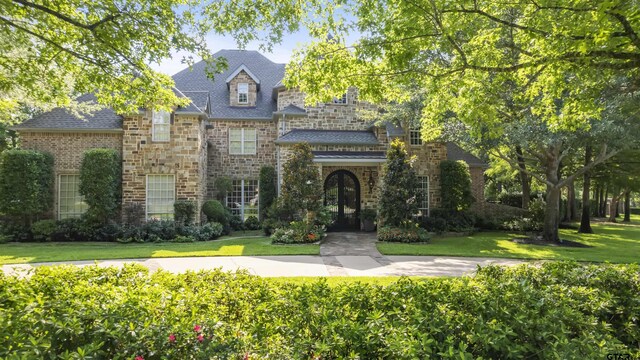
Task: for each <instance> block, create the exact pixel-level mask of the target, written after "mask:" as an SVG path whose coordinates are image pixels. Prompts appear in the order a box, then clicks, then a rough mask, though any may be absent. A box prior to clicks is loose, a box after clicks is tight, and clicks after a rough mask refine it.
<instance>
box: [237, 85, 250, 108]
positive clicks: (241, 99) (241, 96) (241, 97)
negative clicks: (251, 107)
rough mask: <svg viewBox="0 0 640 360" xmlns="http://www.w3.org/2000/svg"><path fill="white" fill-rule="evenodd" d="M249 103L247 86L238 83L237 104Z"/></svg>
mask: <svg viewBox="0 0 640 360" xmlns="http://www.w3.org/2000/svg"><path fill="white" fill-rule="evenodd" d="M248 103H249V84H248V83H238V104H248Z"/></svg>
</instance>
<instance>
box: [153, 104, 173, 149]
mask: <svg viewBox="0 0 640 360" xmlns="http://www.w3.org/2000/svg"><path fill="white" fill-rule="evenodd" d="M170 127H171V114H169V113H168V112H166V111H162V110H161V111H154V112H153V115H152V121H151V141H159V142H167V141H169V136H170V135H169V134H170V129H171V128H170Z"/></svg>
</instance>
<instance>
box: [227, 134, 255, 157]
mask: <svg viewBox="0 0 640 360" xmlns="http://www.w3.org/2000/svg"><path fill="white" fill-rule="evenodd" d="M229 154H232V155H255V154H256V129H229Z"/></svg>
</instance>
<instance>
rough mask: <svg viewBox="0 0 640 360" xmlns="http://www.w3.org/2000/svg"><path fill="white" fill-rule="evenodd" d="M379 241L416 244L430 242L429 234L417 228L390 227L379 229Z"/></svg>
mask: <svg viewBox="0 0 640 360" xmlns="http://www.w3.org/2000/svg"><path fill="white" fill-rule="evenodd" d="M378 241H389V242H403V243H416V242H427V241H429V233H428V232H427V231H426V230H425V229H423V228H420V227H418V226H417V225H416V226H403V227H390V226H384V227H381V228H379V229H378Z"/></svg>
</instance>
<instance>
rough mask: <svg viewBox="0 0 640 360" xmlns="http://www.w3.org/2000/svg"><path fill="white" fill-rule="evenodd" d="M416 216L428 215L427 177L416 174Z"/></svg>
mask: <svg viewBox="0 0 640 360" xmlns="http://www.w3.org/2000/svg"><path fill="white" fill-rule="evenodd" d="M418 196H419V198H418V216H419V217H425V216H429V177H428V176H418Z"/></svg>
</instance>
